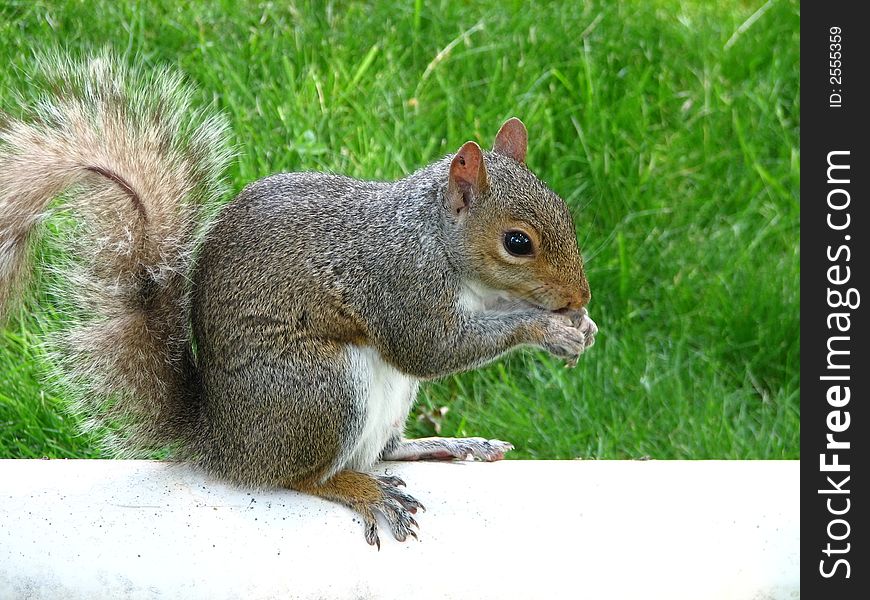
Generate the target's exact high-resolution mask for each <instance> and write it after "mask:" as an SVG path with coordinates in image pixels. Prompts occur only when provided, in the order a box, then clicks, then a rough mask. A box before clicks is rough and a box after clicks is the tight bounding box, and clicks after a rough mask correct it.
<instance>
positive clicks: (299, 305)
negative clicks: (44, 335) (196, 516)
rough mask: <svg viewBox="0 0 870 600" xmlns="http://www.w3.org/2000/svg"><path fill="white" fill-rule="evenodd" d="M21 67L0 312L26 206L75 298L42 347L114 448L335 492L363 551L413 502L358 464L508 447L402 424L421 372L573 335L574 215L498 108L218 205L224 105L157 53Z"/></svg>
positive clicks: (1, 185) (587, 326) (1, 139)
mask: <svg viewBox="0 0 870 600" xmlns="http://www.w3.org/2000/svg"><path fill="white" fill-rule="evenodd" d="M38 66H39V67H40V68H38V69H36V70H35V72H38V73H40V74H41V75H40V77H41V78H42V79H41V80H39V79H38V78H37V77H36V74H35V73H34V74H29V76H30V79H31V80H32V81H42V82H43V84H44V85H45V88H44V89H45V90H47V91H45V92H44V93H43V96H42V97H41V99H40V101H39V102H38V103H34V105H33V107H32V109H30V112H29V113H26V114H24V115H23V116H22V117H12V116H9V115H5V116H3V117H0V317H2V316H3V315H4V314H6V315H8V314H9V313H10V311H11V310H12V307H13V305H14V304H16V303H17V302H16V301H18V300H19V299H20V297H21V296H22V291H23V290H24V289H25V288H26V284H27V280H28V275H29V273H30V271H31V270H32V269H31V268H30V267H29V262H30V260H29V257H30V256H31V250H29V248H30V247H31V246H32V245H33V241H34V240H36V239H37V238H38V237H39V236H40V228H39V227H37V226H38V224H39V223H40V222H41V221H42V220H43V218H44V217H45V215H47V214H48V213H49V212H51V209H52V207H59V208H62V209H64V210H68V211H70V212H71V214H72V215H74V216H75V217H76V221H75V222H76V223H78V224H79V226H77V227H76V228H75V231H74V232H73V235H71V236H70V238H71V239H70V240H69V241H68V242H64V243H65V244H66V248H65V253H64V257H62V260H61V263H62V264H60V265H54V266H53V267H52V268H53V269H54V271H56V272H57V273H59V275H58V276H57V277H56V279H58V280H59V281H61V282H62V283H61V284H59V285H60V286H61V287H60V288H59V291H57V290H56V291H55V292H53V293H57V294H60V295H61V296H62V297H63V298H64V301H65V302H67V303H69V305H71V306H74V307H75V309H70V310H69V311H66V312H64V313H63V314H62V316H61V320H62V321H65V323H64V324H65V326H66V327H67V329H66V330H65V331H64V332H63V334H62V335H60V336H57V338H55V339H54V341H53V343H52V346H51V347H52V352H51V357H52V359H53V361H54V365H55V369H56V373H57V374H58V377H59V381H60V382H61V383H62V384H63V385H64V386H65V387H64V389H65V390H67V391H68V393H69V394H70V397H71V398H72V399H73V400H74V401H75V402H76V404H77V410H79V411H80V413H81V414H83V415H85V417H86V418H87V419H89V420H88V423H90V424H91V426H99V425H101V424H105V423H107V422H109V423H112V424H115V425H117V429H119V431H120V433H119V434H118V435H119V436H120V439H118V440H116V442H118V443H119V444H121V446H122V447H128V448H129V447H132V448H139V449H154V448H165V447H170V448H171V449H172V452H173V454H172V456H175V457H178V458H179V459H180V460H186V461H190V462H191V463H193V464H195V465H197V466H199V467H200V468H202V469H204V470H205V471H206V472H208V473H209V474H212V475H215V476H217V477H219V478H222V479H224V480H227V481H229V482H233V483H235V484H240V485H245V486H252V487H261V486H268V487H283V488H288V489H292V490H297V491H299V492H303V493H308V494H313V495H315V496H318V497H321V498H325V499H328V500H332V501H335V502H338V503H341V504H343V505H345V506H347V507H349V508H350V509H352V510H354V511H356V512H357V513H358V514H359V515H361V517H362V520H363V523H364V534H365V539H366V541H367V542H368V543H369V544H372V545H377V547H378V548H380V539H379V537H378V525H377V517H378V516H380V517H381V518H382V519H384V521H385V522H386V523H387V524H388V525H389V528H390V531H391V533H392V535H393V536H394V537H395V538H396V539H397V540H400V541H404V540H405V539H406V538H407V537H408V536H413V537H415V538H416V537H417V535H416V531H415V529H418V525H417V522H416V520H415V519H414V516H413V515H414V514H415V513H416V512H417V510H418V509H421V508H422V504H421V503H420V502H419V501H418V500H417V499H415V498H414V497H413V496H411V495H409V494H407V493H406V492H405V491H403V490H402V489H400V488H402V487H404V486H405V483H404V482H403V481H401V480H400V479H399V478H398V477H395V476H379V475H375V474H372V473H371V469H372V467H373V465H374V464H375V463H376V462H377V461H379V460H444V459H451V458H467V457H468V456H469V455H471V456H473V457H474V458H477V459H480V460H484V461H494V460H499V459H501V458H503V456H504V454H505V453H506V452H508V451H509V450H511V449H513V446H512V445H511V444H509V443H507V442H503V441H499V440H487V439H483V438H465V439H459V438H456V439H451V438H437V437H436V438H425V439H411V440H409V439H405V438H404V436H403V430H404V423H405V421H406V419H407V416H408V414H409V411H410V409H411V407H412V405H413V404H414V401H415V397H416V395H417V390H418V386H419V384H420V382H423V381H427V380H432V379H436V378H439V377H444V376H446V375H450V374H453V373H458V372H461V371H467V370H469V369H474V368H476V367H479V366H481V365H484V364H486V363H489V362H491V361H493V360H495V359H497V358H498V357H500V356H502V355H503V354H505V353H506V352H508V351H510V350H512V349H514V348H517V347H521V346H532V347H538V348H542V349H544V350H546V351H548V352H549V353H551V354H552V355H554V356H556V357H561V358H563V359H565V360H566V361H568V363H569V365H570V364H572V363H574V362H576V360H577V358H578V357H579V356H580V354H581V353H582V352H584V351H585V350H586V349H587V348H589V346H591V345H592V344H593V342H594V337H595V334H596V332H597V327H596V325H595V323H594V322H593V321H592V320H591V319H590V318H589V315H588V312H587V310H586V305H587V303H588V302H589V299H590V291H589V285H588V282H587V279H586V276H585V273H584V267H583V261H582V259H581V255H580V252H579V249H578V245H577V238H576V233H575V228H574V224H573V221H572V218H571V214H570V212H569V210H568V207H567V205H566V204H565V202H564V201H563V200H562V199H561V198H560V197H559V196H558V195H557V194H556V193H555V192H553V191H552V190H551V189H550V188H549V187H548V186H547V185H546V184H544V183H543V182H542V181H541V180H540V179H538V178H537V177H536V176H535V175H534V174H533V173H532V172H531V171H530V170H529V169H528V167H527V166H526V164H525V159H526V150H527V146H528V136H527V131H526V127H525V126H524V125H523V123H522V122H521V121H520V120H519V119H517V118H512V119H509V120H508V121H507V122H505V123H504V124H503V125H502V127H501V128H500V130H499V131H498V133H497V135H496V136H495V143H494V145H493V148H492V150H491V151H484V150H482V149H481V148H480V146H479V145H478V144H477V143H475V142H473V141H469V142H467V143H465V144H464V145H462V147H460V148H459V150H458V151H457V152H456V153H454V154H450V155H448V156H446V157H444V158H442V159H441V160H438V161H436V162H434V163H432V164H430V165H428V166H426V167H423V168H421V169H419V170H418V171H416V172H414V173H412V174H410V175H408V176H406V177H404V178H402V179H399V180H398V181H391V182H385V181H362V180H358V179H352V178H349V177H344V176H341V175H335V174H325V173H310V172H305V173H284V174H278V175H272V176H268V177H265V178H264V179H260V180H258V181H255V182H254V183H251V184H249V185H248V186H247V187H245V188H244V189H243V190H242V191H241V192H240V193H239V194H238V195H237V196H236V197H235V198H234V199H233V200H231V201H230V202H229V203H226V204H223V205H222V206H220V207H219V208H215V205H216V203H218V201H219V200H220V199H221V198H222V197H223V195H224V194H225V193H226V192H225V189H226V184H225V183H224V182H223V176H224V175H223V174H224V171H225V169H226V167H227V165H228V163H229V160H230V157H231V150H230V144H229V141H228V140H229V134H228V127H227V122H226V119H225V118H224V117H223V116H222V115H220V114H216V113H215V112H214V111H213V110H211V109H209V110H206V109H202V108H198V109H197V108H193V98H194V91H193V88H192V86H191V85H190V84H188V83H187V82H186V81H185V80H184V78H183V77H182V76H181V75H180V74H179V73H178V72H177V71H175V70H174V69H170V68H160V67H156V68H154V67H152V68H151V69H150V70H146V69H145V68H144V67H142V66H141V65H139V66H136V65H133V66H131V65H129V64H127V63H125V62H123V61H121V60H120V59H118V58H117V57H115V56H113V55H112V54H111V52H103V53H101V54H97V55H94V56H91V57H86V58H83V59H71V58H68V57H60V56H54V57H49V58H43V59H42V60H41V61H40V63H39V65H38ZM25 110H26V107H25ZM58 199H59V201H58V202H56V203H55V204H52V203H53V202H55V201H57V200H58ZM63 282H65V283H63Z"/></svg>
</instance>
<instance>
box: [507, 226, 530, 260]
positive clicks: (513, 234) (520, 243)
mask: <svg viewBox="0 0 870 600" xmlns="http://www.w3.org/2000/svg"><path fill="white" fill-rule="evenodd" d="M504 247H505V250H507V251H508V252H510V253H511V254H513V255H514V256H528V255H529V254H531V253H532V240H530V239H529V236H527V235H526V234H525V233H523V232H522V231H508V232H507V233H506V234H504Z"/></svg>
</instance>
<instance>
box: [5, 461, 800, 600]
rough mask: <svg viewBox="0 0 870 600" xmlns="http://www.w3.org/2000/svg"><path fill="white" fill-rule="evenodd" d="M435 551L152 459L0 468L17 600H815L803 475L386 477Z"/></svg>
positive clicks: (654, 470) (786, 465) (605, 470)
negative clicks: (418, 508) (804, 532)
mask: <svg viewBox="0 0 870 600" xmlns="http://www.w3.org/2000/svg"><path fill="white" fill-rule="evenodd" d="M378 470H379V471H381V472H383V471H385V470H389V471H390V472H391V473H395V474H398V475H399V476H401V477H402V478H404V479H405V481H407V483H408V491H409V492H410V493H411V494H412V495H414V496H416V497H417V499H419V500H420V501H421V502H423V504H425V505H426V507H427V509H428V510H427V511H426V512H425V513H419V514H418V515H417V520H418V521H419V523H420V534H419V535H420V540H419V541H414V540H413V539H411V540H409V541H408V542H405V543H399V542H396V541H395V540H393V539H392V538H391V537H390V535H389V533H388V532H387V531H385V528H384V527H382V528H381V541H382V545H381V546H382V547H381V551H380V552H378V551H377V550H376V549H375V548H373V547H370V546H368V545H367V544H366V543H365V541H364V539H363V531H362V526H361V524H360V523H359V520H358V519H355V517H354V516H353V513H351V512H350V511H348V510H347V509H345V508H342V507H340V506H337V505H333V504H331V503H328V502H326V501H322V500H319V499H314V498H310V497H307V496H302V495H299V494H296V493H294V492H287V491H281V490H269V491H260V492H250V491H245V490H240V489H236V488H232V487H229V486H227V485H225V484H223V483H219V482H215V481H213V480H210V479H208V478H206V477H204V476H203V475H202V474H200V473H197V472H195V471H192V470H190V469H188V468H186V467H183V466H180V465H173V464H165V463H157V462H147V461H84V460H78V461H60V460H52V461H49V460H2V461H0V598H3V599H5V598H16V599H18V598H67V599H78V598H82V599H84V598H87V599H97V598H113V599H114V598H209V599H220V598H245V599H254V598H275V597H280V598H284V599H290V598H312V599H313V598H330V599H331V598H336V599H345V598H354V599H363V598H400V599H402V600H416V599H423V598H439V599H440V598H462V599H478V598H480V599H482V598H499V599H506V598H535V599H537V598H541V599H547V598H602V599H607V600H614V599H620V598H632V599H634V598H638V599H645V600H646V599H652V598H663V599H664V598H666V599H668V600H679V599H683V598H685V599H687V600H688V599H691V600H696V599H699V598H704V599H713V598H728V599H732V600H733V599H742V598H746V599H756V598H764V599H765V600H769V599H774V598H776V599H779V598H785V599H792V598H798V597H799V593H800V592H799V589H800V578H799V573H798V568H799V564H800V563H799V555H798V546H799V542H800V527H799V512H800V503H799V499H798V485H799V481H800V479H799V473H798V462H797V461H775V462H766V461H752V462H746V461H693V462H688V461H664V462H658V461H647V462H636V461H503V462H499V463H470V462H469V463H387V464H383V465H380V468H379V469H378Z"/></svg>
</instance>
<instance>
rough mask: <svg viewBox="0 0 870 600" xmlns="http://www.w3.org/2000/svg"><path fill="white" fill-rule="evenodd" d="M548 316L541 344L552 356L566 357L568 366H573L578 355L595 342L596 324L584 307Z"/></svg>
mask: <svg viewBox="0 0 870 600" xmlns="http://www.w3.org/2000/svg"><path fill="white" fill-rule="evenodd" d="M550 316H551V318H550V320H549V323H548V326H547V330H546V332H545V333H544V342H543V344H542V346H543V348H544V349H545V350H546V351H547V352H549V353H550V354H552V355H553V356H558V357H559V358H564V359H566V360H567V363H568V366H570V367H573V366H574V365H576V364H577V359H578V358H580V355H581V354H583V352H584V351H585V350H586V349H588V348H590V347H591V346H592V345H593V344H594V343H595V334H596V333H598V326H597V325H596V324H595V321H593V320H592V319H591V318H589V313H588V312H587V311H586V309H585V308H583V309H581V310H578V311H571V312H567V313H553V314H552V315H550Z"/></svg>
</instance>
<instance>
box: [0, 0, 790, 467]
mask: <svg viewBox="0 0 870 600" xmlns="http://www.w3.org/2000/svg"><path fill="white" fill-rule="evenodd" d="M191 4H192V6H189V7H186V8H177V6H180V4H178V3H176V2H173V1H164V2H135V3H125V2H108V1H104V0H98V1H90V2H83V1H80V0H77V1H72V0H66V1H63V0H60V1H52V2H47V1H44V0H35V1H34V0H27V1H24V0H7V1H6V2H5V3H3V4H0V61H2V62H3V64H4V65H10V64H11V65H14V66H15V67H17V68H15V69H9V68H5V67H4V68H3V69H0V107H2V108H3V109H5V110H8V111H12V112H15V111H17V110H18V109H17V107H16V106H15V105H13V104H12V94H11V90H13V89H18V90H21V89H25V90H26V78H25V77H24V74H23V71H21V70H20V69H24V68H26V67H25V65H26V59H27V57H28V56H29V54H30V52H31V50H32V49H39V48H41V47H48V46H52V45H57V44H62V45H64V46H65V47H67V48H69V49H70V50H72V51H74V52H82V51H84V50H87V49H92V48H99V47H102V46H103V45H106V44H110V45H111V46H113V47H114V48H115V49H117V50H119V51H121V52H126V53H129V54H130V55H131V56H132V55H139V56H140V58H141V59H142V60H144V61H146V62H147V63H153V64H166V63H168V64H172V65H176V66H178V67H180V68H181V69H182V70H183V71H185V72H186V73H187V74H188V75H189V77H190V78H191V79H192V80H193V81H194V82H195V83H196V84H197V85H198V87H199V90H200V96H201V99H202V101H203V102H211V101H214V102H216V103H217V105H218V106H220V108H221V109H222V110H224V111H225V112H226V113H227V114H228V115H229V117H230V120H231V122H232V126H233V130H234V135H235V142H236V144H237V145H238V148H239V158H238V160H237V161H236V162H235V163H234V164H233V166H232V168H231V170H230V172H229V177H230V180H231V183H232V186H233V188H234V189H236V190H238V189H241V187H242V186H243V185H244V184H245V183H246V182H249V181H251V180H253V179H256V178H259V177H263V176H265V175H267V174H270V173H273V172H277V171H299V170H330V171H335V172H342V173H346V174H349V175H353V176H358V177H365V178H396V177H399V176H401V175H403V174H405V173H407V172H409V171H410V170H413V169H415V168H417V167H419V166H421V165H423V164H426V163H427V162H430V161H432V160H434V159H436V158H438V157H440V156H442V155H444V154H446V153H448V152H451V151H455V149H457V148H458V147H459V146H460V145H461V144H462V143H463V142H464V141H466V140H467V139H475V140H477V141H479V142H480V143H481V144H484V145H486V146H489V145H490V144H491V143H492V138H493V136H494V134H495V132H496V130H497V128H498V126H499V125H500V124H501V123H502V121H503V120H504V119H505V118H507V117H509V116H512V115H517V116H519V117H521V118H522V119H523V120H524V122H525V123H526V125H527V126H528V128H529V131H530V145H529V157H528V163H529V165H530V166H531V167H532V168H533V169H534V170H535V171H536V172H537V173H538V174H539V175H540V176H541V178H542V179H544V180H545V181H547V182H548V183H549V184H550V185H551V187H553V188H554V189H555V190H556V191H557V192H559V193H560V194H561V195H562V196H563V197H564V198H565V199H566V201H567V202H568V203H569V204H570V206H571V207H572V210H573V212H574V215H575V219H576V222H577V226H578V227H577V229H578V235H579V240H580V243H581V246H582V249H583V252H584V255H585V257H586V261H587V266H588V277H589V281H590V283H591V287H592V291H593V300H592V304H591V305H590V310H591V313H592V315H593V317H594V318H595V319H596V321H597V323H598V324H599V327H600V328H601V333H600V334H599V337H598V342H597V344H596V346H595V347H594V348H593V349H592V350H591V351H590V352H589V353H588V354H587V355H586V356H584V357H583V359H582V360H581V362H580V365H579V366H578V367H577V368H576V369H574V370H568V369H564V368H562V366H561V365H560V364H559V363H558V362H556V361H554V360H551V359H549V358H547V357H545V356H543V355H542V354H538V353H533V352H530V353H524V354H514V355H512V356H511V357H510V358H508V359H507V360H503V361H501V362H498V363H496V364H494V365H491V366H490V367H488V368H485V369H483V370H480V371H477V372H475V373H469V374H464V375H461V376H457V377H453V378H449V379H447V380H445V381H443V382H440V383H437V384H433V385H428V386H426V388H425V392H424V393H423V395H422V398H421V401H420V403H419V411H420V412H421V413H430V412H432V411H436V410H437V409H440V408H441V407H444V406H446V407H448V408H449V412H447V414H446V416H445V417H444V418H443V420H441V422H440V425H441V434H442V435H484V436H491V437H499V438H502V439H507V440H510V441H512V442H514V444H515V445H516V446H517V451H516V453H515V454H514V456H516V457H536V458H572V457H578V456H579V457H587V458H593V457H594V458H627V457H639V456H645V455H648V456H651V457H654V458H797V457H799V452H800V451H799V439H800V375H799V371H798V365H799V359H800V336H799V325H800V317H799V311H800V297H799V280H800V251H799V240H800V217H799V191H798V190H799V183H800V173H799V169H800V151H799V137H800V99H799V91H800V79H799V72H798V65H799V62H800V53H799V24H800V14H799V6H798V3H797V2H789V1H786V0H780V1H771V2H769V3H767V4H766V5H765V6H766V8H767V10H766V11H764V12H763V14H761V16H760V17H759V18H758V20H757V21H755V22H754V23H753V24H752V25H751V26H750V27H749V28H748V29H746V30H745V31H743V32H742V33H741V34H739V35H737V36H736V37H732V36H733V35H734V34H735V32H736V31H737V30H738V28H739V27H740V26H741V24H743V23H744V22H746V20H747V19H748V18H749V17H750V15H752V14H753V13H754V12H755V11H756V10H757V9H758V8H759V7H760V6H761V5H762V2H761V1H760V0H753V1H751V2H716V3H713V2H686V3H679V2H675V1H669V0H659V1H657V2H624V3H616V2H608V1H594V2H584V3H579V2H568V1H566V2H562V3H534V5H529V6H526V5H524V4H521V3H519V2H514V3H511V2H504V1H501V2H498V1H494V0H486V1H480V2H473V3H472V2H451V3H448V2H440V3H438V2H436V3H429V2H425V3H424V2H420V1H417V2H396V1H390V2H381V3H371V4H363V3H360V2H333V3H328V4H324V5H321V4H320V3H316V2H313V3H305V2H292V1H291V2H268V3H266V2H263V3H254V2H245V1H242V2H236V1H233V2H230V1H228V0H227V1H223V2H209V3H191ZM729 40H730V41H729ZM36 315H39V316H35V315H34V314H31V313H29V312H27V313H25V312H22V314H21V317H20V318H19V319H17V320H13V322H12V323H11V324H10V326H9V327H8V328H7V330H6V331H5V332H3V333H2V334H0V457H25V456H94V455H97V454H98V453H99V451H98V450H96V447H97V446H96V443H95V440H94V439H92V438H88V437H82V436H77V435H76V433H75V423H74V419H73V418H71V417H68V416H67V417H63V416H59V415H61V414H62V413H61V412H60V409H59V404H60V402H59V400H58V399H57V398H56V397H54V396H53V395H52V394H51V393H50V391H48V390H45V389H44V384H43V383H42V375H43V374H44V371H45V365H44V364H43V363H42V362H41V359H40V355H39V352H38V350H36V349H35V348H36V346H35V344H36V342H37V341H38V339H39V332H40V330H41V329H43V328H51V323H50V322H47V321H49V320H50V317H47V316H46V315H45V313H41V312H37V313H36ZM409 431H410V433H412V434H415V435H416V434H420V435H424V434H425V435H431V434H432V425H431V423H428V422H427V421H425V420H423V421H419V420H417V419H416V418H414V417H412V418H411V420H410V423H409Z"/></svg>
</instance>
